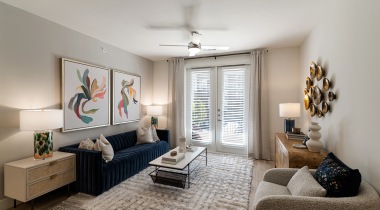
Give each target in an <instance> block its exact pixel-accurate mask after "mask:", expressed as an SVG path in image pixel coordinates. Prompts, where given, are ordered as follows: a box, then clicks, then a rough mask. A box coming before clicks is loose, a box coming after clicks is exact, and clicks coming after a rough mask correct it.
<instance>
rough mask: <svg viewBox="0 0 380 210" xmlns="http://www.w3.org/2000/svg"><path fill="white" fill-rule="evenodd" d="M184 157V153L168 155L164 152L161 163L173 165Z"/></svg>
mask: <svg viewBox="0 0 380 210" xmlns="http://www.w3.org/2000/svg"><path fill="white" fill-rule="evenodd" d="M184 158H185V153H180V152H178V153H177V155H175V156H170V154H166V155H164V156H163V157H162V159H161V163H165V164H172V165H175V164H177V163H178V162H180V161H181V160H183V159H184Z"/></svg>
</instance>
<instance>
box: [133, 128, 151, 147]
mask: <svg viewBox="0 0 380 210" xmlns="http://www.w3.org/2000/svg"><path fill="white" fill-rule="evenodd" d="M136 132H137V143H136V144H146V143H154V140H153V135H152V127H151V126H149V127H148V128H140V127H138V128H137V131H136Z"/></svg>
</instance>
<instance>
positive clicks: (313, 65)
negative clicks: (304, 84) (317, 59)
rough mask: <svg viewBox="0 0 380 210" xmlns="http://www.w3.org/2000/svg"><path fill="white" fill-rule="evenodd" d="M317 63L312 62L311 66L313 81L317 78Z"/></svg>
mask: <svg viewBox="0 0 380 210" xmlns="http://www.w3.org/2000/svg"><path fill="white" fill-rule="evenodd" d="M315 67H316V65H315V63H314V62H313V61H312V62H311V64H310V78H311V79H314V78H315V74H316V70H315Z"/></svg>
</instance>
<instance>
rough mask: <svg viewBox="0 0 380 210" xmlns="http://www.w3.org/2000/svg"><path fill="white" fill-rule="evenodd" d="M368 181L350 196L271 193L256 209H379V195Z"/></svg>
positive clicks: (259, 202)
mask: <svg viewBox="0 0 380 210" xmlns="http://www.w3.org/2000/svg"><path fill="white" fill-rule="evenodd" d="M371 188H372V187H370V186H369V185H368V183H363V184H362V185H361V189H360V190H359V194H358V195H357V196H352V197H339V198H337V197H307V196H292V195H273V196H266V197H263V198H262V199H260V200H259V201H258V203H257V205H256V210H277V209H278V207H279V206H281V209H282V210H294V209H306V208H307V209H318V210H335V209H357V210H361V209H366V210H376V209H380V198H379V195H378V194H377V193H376V192H375V191H374V190H373V189H371Z"/></svg>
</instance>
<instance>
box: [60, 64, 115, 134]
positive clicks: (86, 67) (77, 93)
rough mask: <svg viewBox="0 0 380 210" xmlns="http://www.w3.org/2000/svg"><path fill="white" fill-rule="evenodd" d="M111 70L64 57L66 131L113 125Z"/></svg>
mask: <svg viewBox="0 0 380 210" xmlns="http://www.w3.org/2000/svg"><path fill="white" fill-rule="evenodd" d="M109 81H110V71H109V70H108V69H107V68H105V67H101V66H96V65H92V64H88V63H83V62H80V61H75V60H70V59H67V58H62V109H63V114H64V123H63V128H62V131H63V132H68V131H75V130H82V129H88V128H95V127H101V126H107V125H109V124H110V88H109V85H110V82H109Z"/></svg>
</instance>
